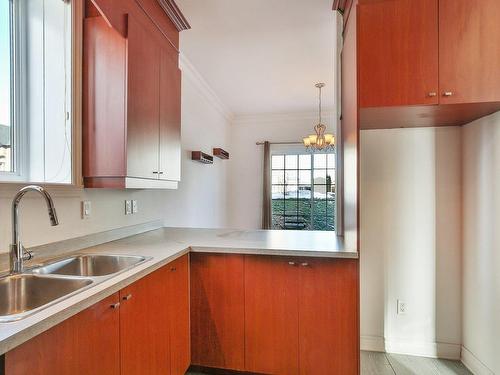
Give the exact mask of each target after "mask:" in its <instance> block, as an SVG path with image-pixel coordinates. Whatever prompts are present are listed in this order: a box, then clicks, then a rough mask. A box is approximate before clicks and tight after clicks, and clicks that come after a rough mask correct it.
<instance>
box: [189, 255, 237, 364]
mask: <svg viewBox="0 0 500 375" xmlns="http://www.w3.org/2000/svg"><path fill="white" fill-rule="evenodd" d="M243 274H244V256H243V255H230V254H196V253H194V254H191V358H192V360H191V362H192V364H194V365H199V366H207V367H216V368H226V369H233V370H243V369H244V367H245V357H244V355H245V349H244V345H245V331H244V314H245V309H244V298H245V296H244V284H243V282H244V278H243Z"/></svg>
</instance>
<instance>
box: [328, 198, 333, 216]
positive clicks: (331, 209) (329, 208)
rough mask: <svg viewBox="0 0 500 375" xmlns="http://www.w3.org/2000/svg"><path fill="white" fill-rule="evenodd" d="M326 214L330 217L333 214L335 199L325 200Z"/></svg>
mask: <svg viewBox="0 0 500 375" xmlns="http://www.w3.org/2000/svg"><path fill="white" fill-rule="evenodd" d="M326 215H327V216H331V217H334V216H335V199H328V200H327V201H326Z"/></svg>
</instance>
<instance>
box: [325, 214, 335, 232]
mask: <svg viewBox="0 0 500 375" xmlns="http://www.w3.org/2000/svg"><path fill="white" fill-rule="evenodd" d="M326 230H335V222H334V219H333V216H328V217H327V218H326Z"/></svg>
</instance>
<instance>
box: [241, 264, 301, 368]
mask: <svg viewBox="0 0 500 375" xmlns="http://www.w3.org/2000/svg"><path fill="white" fill-rule="evenodd" d="M298 275H299V272H298V269H297V264H296V262H294V261H291V260H290V259H287V258H281V257H266V256H246V257H245V367H246V368H245V370H246V371H250V372H257V373H264V374H276V375H293V374H298V373H299V361H298V359H299V353H298V351H299V343H298Z"/></svg>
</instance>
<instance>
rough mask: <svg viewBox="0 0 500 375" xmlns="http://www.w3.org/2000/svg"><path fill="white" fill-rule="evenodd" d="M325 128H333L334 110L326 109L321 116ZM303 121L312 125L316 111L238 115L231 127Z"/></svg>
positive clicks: (316, 117) (316, 114)
mask: <svg viewBox="0 0 500 375" xmlns="http://www.w3.org/2000/svg"><path fill="white" fill-rule="evenodd" d="M322 116H323V118H324V119H325V121H323V122H326V123H327V124H326V125H327V126H333V123H332V122H333V121H334V119H335V117H336V115H335V110H333V109H326V110H323V114H322ZM297 120H300V121H304V122H311V123H314V122H315V121H316V122H317V120H318V111H307V112H283V113H260V114H253V115H238V116H235V117H234V118H233V121H232V123H233V125H238V126H248V125H255V124H280V123H283V124H287V123H289V122H291V121H297Z"/></svg>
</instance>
